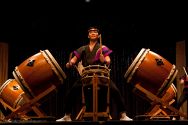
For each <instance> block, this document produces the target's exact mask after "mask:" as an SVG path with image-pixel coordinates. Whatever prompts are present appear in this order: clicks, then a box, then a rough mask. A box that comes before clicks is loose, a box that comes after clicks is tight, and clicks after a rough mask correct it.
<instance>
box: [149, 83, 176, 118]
mask: <svg viewBox="0 0 188 125" xmlns="http://www.w3.org/2000/svg"><path fill="white" fill-rule="evenodd" d="M176 97H177V89H176V87H175V85H174V84H173V83H172V84H171V85H170V87H169V88H168V89H167V90H166V93H165V94H164V95H163V96H162V97H161V101H163V102H164V103H167V104H169V105H171V104H172V103H174V101H175V99H176ZM159 108H160V105H154V107H153V108H152V109H151V111H150V112H148V115H154V114H156V113H157V112H158V111H159ZM166 112H169V111H168V110H167V109H166Z"/></svg>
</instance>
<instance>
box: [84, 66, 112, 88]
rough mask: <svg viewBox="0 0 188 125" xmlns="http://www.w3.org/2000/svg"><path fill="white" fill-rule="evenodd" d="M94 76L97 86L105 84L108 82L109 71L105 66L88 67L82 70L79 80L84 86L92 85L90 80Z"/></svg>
mask: <svg viewBox="0 0 188 125" xmlns="http://www.w3.org/2000/svg"><path fill="white" fill-rule="evenodd" d="M94 76H96V77H97V78H98V79H99V84H106V83H108V80H110V69H108V67H106V66H100V65H89V66H87V67H84V68H83V70H82V74H81V78H82V83H83V84H84V85H87V84H90V83H91V84H92V78H93V77H94Z"/></svg>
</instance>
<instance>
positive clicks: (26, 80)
mask: <svg viewBox="0 0 188 125" xmlns="http://www.w3.org/2000/svg"><path fill="white" fill-rule="evenodd" d="M13 76H14V77H15V79H16V80H17V81H18V83H19V84H20V86H21V87H22V89H23V90H24V92H25V93H26V94H27V95H28V96H31V97H35V96H37V95H39V94H41V93H42V92H44V91H45V90H47V89H48V88H50V87H51V86H52V85H55V86H56V87H57V86H58V85H60V84H62V83H63V81H64V79H65V78H66V75H65V73H64V72H63V70H62V69H61V67H60V66H59V64H58V63H57V61H56V60H55V59H54V57H53V56H52V54H51V53H50V52H49V51H48V50H44V51H40V52H39V53H37V54H35V55H33V56H31V57H29V58H28V59H26V60H25V61H24V62H22V63H21V64H20V65H19V66H16V67H15V70H14V71H13Z"/></svg>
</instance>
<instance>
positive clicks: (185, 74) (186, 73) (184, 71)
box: [183, 67, 188, 76]
mask: <svg viewBox="0 0 188 125" xmlns="http://www.w3.org/2000/svg"><path fill="white" fill-rule="evenodd" d="M183 70H184V72H185V75H186V76H188V74H187V71H186V69H185V67H183Z"/></svg>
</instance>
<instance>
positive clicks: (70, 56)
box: [69, 52, 72, 64]
mask: <svg viewBox="0 0 188 125" xmlns="http://www.w3.org/2000/svg"><path fill="white" fill-rule="evenodd" d="M71 58H72V52H71V53H70V55H69V64H70V61H71Z"/></svg>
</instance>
